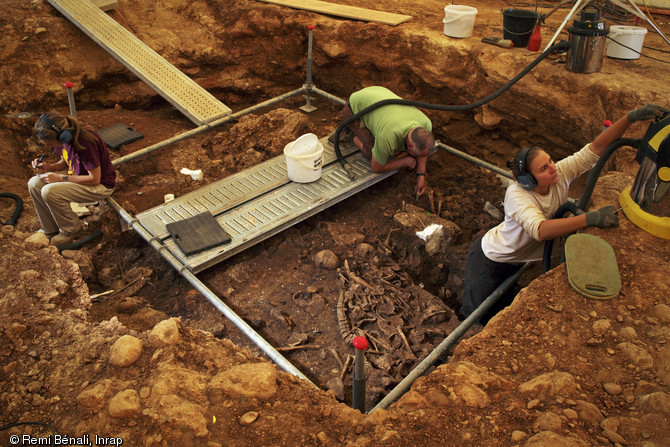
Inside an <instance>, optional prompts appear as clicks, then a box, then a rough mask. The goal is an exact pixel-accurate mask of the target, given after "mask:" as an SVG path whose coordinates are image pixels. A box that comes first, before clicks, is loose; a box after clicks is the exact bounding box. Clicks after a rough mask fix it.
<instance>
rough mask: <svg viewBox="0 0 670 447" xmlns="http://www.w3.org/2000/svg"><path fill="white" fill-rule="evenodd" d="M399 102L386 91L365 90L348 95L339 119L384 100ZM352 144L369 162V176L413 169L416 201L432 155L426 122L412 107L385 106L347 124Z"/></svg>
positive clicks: (377, 87)
mask: <svg viewBox="0 0 670 447" xmlns="http://www.w3.org/2000/svg"><path fill="white" fill-rule="evenodd" d="M391 98H395V99H401V98H400V96H398V95H396V94H395V93H393V92H392V91H390V90H389V89H387V88H385V87H380V86H372V87H366V88H364V89H362V90H358V91H356V92H354V93H352V94H351V96H350V97H349V100H348V101H347V103H346V104H345V106H344V110H343V112H342V115H343V117H344V119H347V118H349V117H351V116H352V115H354V114H355V113H358V112H360V111H361V110H363V109H365V108H366V107H368V106H370V105H372V104H374V103H376V102H379V101H382V100H384V99H391ZM349 128H350V129H351V131H352V132H353V134H354V139H353V142H354V144H355V145H356V147H358V148H359V149H360V150H361V152H363V154H364V155H365V156H366V157H367V158H369V159H370V161H371V164H372V172H375V173H381V172H388V171H393V170H396V169H400V168H407V169H410V170H413V169H416V175H417V181H416V188H415V189H416V194H417V197H418V196H420V195H421V194H423V193H424V192H425V191H426V162H427V160H428V155H430V154H432V153H433V152H434V148H435V137H434V136H433V134H432V132H431V131H432V123H431V122H430V119H429V118H428V117H427V116H426V115H425V114H424V113H423V112H421V111H420V110H419V109H417V108H416V107H414V106H408V105H403V104H387V105H384V106H381V107H378V108H376V109H374V110H373V111H371V112H369V113H367V114H365V115H363V116H362V117H360V118H359V119H357V120H355V121H353V122H352V123H350V124H349Z"/></svg>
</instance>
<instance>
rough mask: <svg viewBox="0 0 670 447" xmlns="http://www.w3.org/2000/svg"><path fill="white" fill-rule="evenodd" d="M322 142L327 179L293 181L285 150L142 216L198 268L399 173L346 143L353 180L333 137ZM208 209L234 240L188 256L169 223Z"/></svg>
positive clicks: (146, 224)
mask: <svg viewBox="0 0 670 447" xmlns="http://www.w3.org/2000/svg"><path fill="white" fill-rule="evenodd" d="M321 143H322V144H323V147H324V167H323V169H322V175H321V178H320V179H319V180H317V181H315V182H311V183H294V182H291V181H290V180H289V178H288V174H287V171H286V160H285V157H284V156H283V155H281V156H278V157H275V158H273V159H270V160H268V161H266V162H264V163H261V164H259V165H256V166H254V167H252V168H250V169H247V170H245V171H242V172H239V173H237V174H234V175H231V176H229V177H226V178H224V179H221V180H219V181H217V182H214V183H211V184H209V185H207V186H205V187H203V188H201V189H199V190H197V191H193V192H191V193H189V194H185V195H184V196H182V197H179V198H177V199H175V200H174V201H171V202H169V203H167V204H164V205H161V206H158V207H155V208H152V209H150V210H147V211H145V212H143V213H140V214H138V215H137V216H136V218H137V219H138V221H139V223H140V224H141V225H142V226H143V227H144V228H145V229H146V230H147V231H148V232H149V233H151V234H152V235H153V236H154V237H155V238H157V239H159V240H161V241H162V243H163V244H164V246H165V247H166V248H167V249H168V250H169V251H170V252H171V253H172V254H173V255H174V256H175V257H176V258H177V259H178V260H179V261H180V262H181V263H182V264H183V265H184V266H185V267H186V268H188V269H189V270H191V271H192V272H194V273H197V272H200V271H202V270H204V269H206V268H208V267H211V266H212V265H214V264H216V263H218V262H220V261H222V260H224V259H227V258H229V257H231V256H233V255H235V254H237V253H240V252H241V251H243V250H245V249H247V248H249V247H251V246H253V245H255V244H257V243H259V242H261V241H263V240H265V239H267V238H269V237H271V236H273V235H275V234H277V233H279V232H281V231H282V230H284V229H286V228H289V227H290V226H292V225H295V224H296V223H298V222H300V221H302V220H305V219H307V218H308V217H311V216H313V215H315V214H317V213H318V212H320V211H323V210H324V209H326V208H328V207H330V206H332V205H334V204H336V203H338V202H340V201H342V200H344V199H346V198H347V197H350V196H352V195H353V194H355V193H357V192H359V191H361V190H363V189H365V188H367V187H369V186H371V185H373V184H375V183H377V182H379V181H381V180H383V179H385V178H387V177H389V176H391V175H393V173H394V172H395V171H394V172H388V173H384V174H374V173H372V170H371V168H370V161H369V160H367V159H366V158H365V157H364V156H363V154H361V153H360V152H359V151H357V150H356V149H355V148H354V147H353V146H346V145H345V146H344V147H342V153H343V155H344V156H345V157H346V158H347V161H348V162H349V163H350V164H351V165H352V167H353V169H354V172H355V174H356V176H355V178H354V179H353V180H352V179H351V178H350V177H349V176H348V175H347V173H346V172H345V171H344V169H342V167H341V166H340V164H339V162H338V161H337V158H336V156H335V152H334V150H333V147H332V145H331V144H330V143H329V142H328V141H327V139H323V140H321ZM341 146H342V145H341ZM205 211H209V212H211V213H212V214H213V215H214V216H215V217H216V220H217V222H218V223H219V225H221V227H222V228H223V229H224V230H225V231H226V232H227V233H228V234H230V236H231V237H232V241H231V242H230V243H229V244H226V245H221V246H218V247H215V248H212V249H210V250H206V251H203V252H200V253H197V254H194V255H192V256H186V255H185V254H184V253H183V252H182V251H181V250H180V249H179V247H178V246H177V244H176V243H175V241H174V240H172V238H171V237H170V234H169V232H168V231H167V229H166V225H167V224H168V223H171V222H175V221H178V220H182V219H186V218H189V217H192V216H195V215H198V214H200V213H202V212H205Z"/></svg>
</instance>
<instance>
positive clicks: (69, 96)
mask: <svg viewBox="0 0 670 447" xmlns="http://www.w3.org/2000/svg"><path fill="white" fill-rule="evenodd" d="M63 86H64V87H65V89H66V90H67V103H68V104H69V105H70V116H71V117H72V118H76V117H77V108H76V107H75V106H74V93H72V86H74V84H73V83H72V82H70V81H68V82H66V83H65V84H63Z"/></svg>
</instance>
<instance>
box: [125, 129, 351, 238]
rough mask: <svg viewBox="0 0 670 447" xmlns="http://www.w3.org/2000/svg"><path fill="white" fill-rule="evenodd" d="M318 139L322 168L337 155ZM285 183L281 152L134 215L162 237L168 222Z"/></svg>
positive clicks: (346, 148) (346, 147) (217, 210)
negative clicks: (321, 146) (321, 155)
mask: <svg viewBox="0 0 670 447" xmlns="http://www.w3.org/2000/svg"><path fill="white" fill-rule="evenodd" d="M320 142H321V144H322V145H323V166H324V168H325V167H327V166H328V165H330V164H331V163H336V162H337V157H336V155H335V150H334V149H333V146H332V144H331V143H329V142H328V140H327V138H323V139H321V140H320ZM340 147H341V151H342V154H343V155H345V156H347V155H349V154H351V153H352V152H354V151H356V149H355V147H354V146H352V145H351V144H342V143H341V144H340ZM287 183H290V180H289V179H288V174H287V171H286V158H285V156H284V155H280V156H277V157H274V158H271V159H270V160H267V161H264V162H262V163H259V164H257V165H255V166H253V167H251V168H249V169H246V170H244V171H241V172H238V173H235V174H232V175H230V176H228V177H225V178H223V179H221V180H217V181H215V182H212V183H210V184H209V185H206V186H203V187H202V188H200V189H198V190H196V191H192V192H190V193H188V194H184V195H183V196H181V197H177V198H176V199H175V200H173V201H171V202H168V203H166V204H161V205H159V206H157V207H154V208H151V209H149V210H147V211H144V212H142V213H139V214H137V216H136V217H137V218H138V219H139V221H140V222H141V223H142V226H143V227H144V228H145V229H146V230H147V231H148V232H149V233H151V235H152V236H154V237H157V238H159V239H164V238H166V237H168V236H169V234H168V231H167V229H166V225H167V224H169V223H172V222H176V221H179V220H183V219H187V218H190V217H193V216H195V215H197V214H200V213H203V212H205V211H209V212H210V213H212V214H213V215H214V216H217V215H219V214H221V213H223V212H226V211H228V210H230V209H232V208H234V207H236V206H239V205H241V204H243V203H245V202H247V201H248V200H250V199H253V198H254V197H257V196H260V195H262V194H266V193H268V192H270V191H272V190H274V189H276V188H279V187H281V186H282V185H285V184H287Z"/></svg>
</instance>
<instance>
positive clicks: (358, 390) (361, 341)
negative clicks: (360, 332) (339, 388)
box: [352, 337, 370, 413]
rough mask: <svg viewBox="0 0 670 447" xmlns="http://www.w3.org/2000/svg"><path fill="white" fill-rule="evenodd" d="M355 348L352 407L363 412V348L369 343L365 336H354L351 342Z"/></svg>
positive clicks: (366, 347)
mask: <svg viewBox="0 0 670 447" xmlns="http://www.w3.org/2000/svg"><path fill="white" fill-rule="evenodd" d="M352 344H353V345H354V348H356V356H355V358H354V381H353V407H354V410H358V411H360V412H361V413H365V352H364V351H365V350H366V349H368V347H369V346H370V343H368V340H367V339H366V338H365V337H356V338H354V341H353V342H352Z"/></svg>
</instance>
